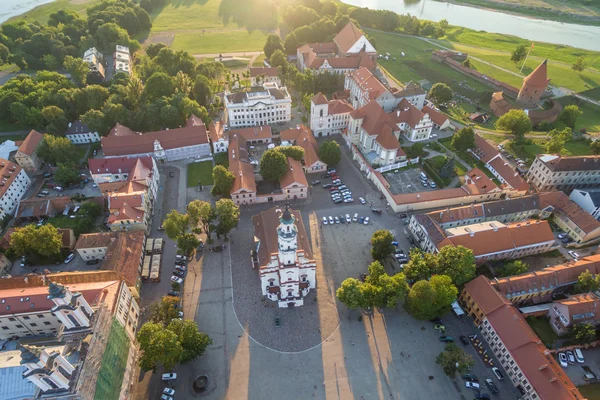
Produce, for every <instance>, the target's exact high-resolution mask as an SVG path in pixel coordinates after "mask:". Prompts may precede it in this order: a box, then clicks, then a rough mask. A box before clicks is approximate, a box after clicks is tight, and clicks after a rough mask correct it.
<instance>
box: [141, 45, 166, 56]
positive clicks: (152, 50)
mask: <svg viewBox="0 0 600 400" xmlns="http://www.w3.org/2000/svg"><path fill="white" fill-rule="evenodd" d="M168 47H169V46H167V45H166V44H164V43H150V44H149V45H148V47H146V54H147V55H148V57H150V58H154V57H156V56H157V55H158V52H159V51H160V50H161V49H165V48H168Z"/></svg>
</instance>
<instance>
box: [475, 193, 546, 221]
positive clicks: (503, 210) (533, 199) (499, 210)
mask: <svg viewBox="0 0 600 400" xmlns="http://www.w3.org/2000/svg"><path fill="white" fill-rule="evenodd" d="M483 209H484V212H485V216H486V218H489V217H497V216H501V215H508V214H516V213H518V212H523V211H529V210H538V209H540V199H539V197H538V196H537V195H533V196H526V197H519V198H515V199H506V200H498V201H491V202H489V203H484V204H483Z"/></svg>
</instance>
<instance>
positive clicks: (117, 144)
mask: <svg viewBox="0 0 600 400" xmlns="http://www.w3.org/2000/svg"><path fill="white" fill-rule="evenodd" d="M197 122H198V121H197V120H196V119H190V120H188V126H185V127H182V128H175V129H167V130H163V131H156V132H147V133H143V134H142V133H138V132H134V131H132V130H131V129H129V128H127V127H125V126H123V125H120V124H117V125H116V126H115V127H114V128H113V129H112V130H111V131H110V133H109V135H108V136H106V137H103V138H102V139H101V142H102V151H103V152H104V155H107V156H123V155H129V154H143V153H152V152H153V151H154V141H155V140H158V141H159V142H160V145H161V146H162V148H163V149H165V150H169V149H176V148H180V147H188V146H195V145H201V144H207V143H208V135H207V133H206V127H205V126H204V124H202V125H198V124H197Z"/></svg>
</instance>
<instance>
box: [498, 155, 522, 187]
mask: <svg viewBox="0 0 600 400" xmlns="http://www.w3.org/2000/svg"><path fill="white" fill-rule="evenodd" d="M489 165H490V167H492V168H494V170H495V171H496V172H497V173H498V174H499V175H500V176H501V177H502V178H503V179H504V180H505V181H506V183H508V184H509V185H510V186H511V187H512V188H513V189H515V190H527V189H529V184H528V183H527V182H526V181H525V179H523V178H522V177H521V175H520V174H519V172H517V171H516V170H515V169H513V168H512V167H511V166H510V164H509V163H508V162H506V161H505V160H504V159H503V158H502V156H500V157H496V158H494V159H493V160H491V161H490V162H489Z"/></svg>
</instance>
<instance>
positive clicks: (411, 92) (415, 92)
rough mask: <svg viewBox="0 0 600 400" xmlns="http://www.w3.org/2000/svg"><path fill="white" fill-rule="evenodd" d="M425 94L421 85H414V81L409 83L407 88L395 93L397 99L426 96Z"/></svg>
mask: <svg viewBox="0 0 600 400" xmlns="http://www.w3.org/2000/svg"><path fill="white" fill-rule="evenodd" d="M424 94H425V90H423V88H422V87H421V85H418V84H416V83H414V82H413V81H410V82H408V83H407V84H406V86H405V87H403V88H401V89H400V90H398V91H396V92H394V96H395V97H396V98H401V97H411V96H419V95H424Z"/></svg>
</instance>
